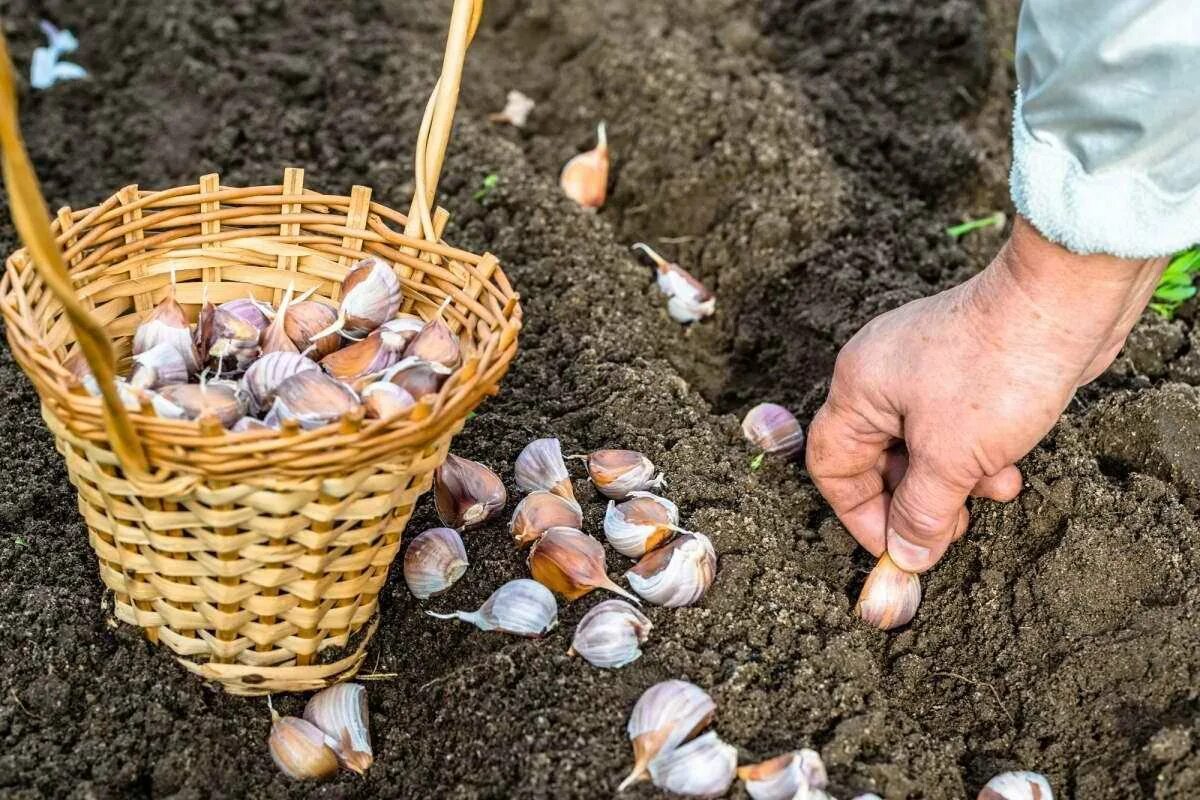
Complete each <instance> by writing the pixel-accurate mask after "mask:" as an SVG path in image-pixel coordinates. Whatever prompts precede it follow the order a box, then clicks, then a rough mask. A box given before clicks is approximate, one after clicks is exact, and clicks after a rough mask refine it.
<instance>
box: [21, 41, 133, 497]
mask: <svg viewBox="0 0 1200 800" xmlns="http://www.w3.org/2000/svg"><path fill="white" fill-rule="evenodd" d="M0 159H2V160H3V167H4V186H5V188H6V189H7V190H8V202H9V206H10V209H11V212H12V218H13V224H14V225H15V226H16V228H17V233H18V234H19V235H20V237H21V242H22V243H24V245H25V247H27V248H28V249H29V256H30V258H31V259H32V261H33V266H34V268H35V269H37V271H38V273H39V274H40V275H41V276H42V279H43V280H44V281H45V282H46V285H47V286H48V287H49V288H50V291H51V292H52V293H53V294H54V296H55V297H56V298H58V301H59V302H60V303H62V305H63V310H64V311H65V312H66V315H67V319H68V320H70V322H71V327H72V329H74V331H75V336H76V338H77V339H78V340H79V346H80V347H81V348H82V350H83V355H84V357H85V358H86V359H87V363H88V366H89V367H90V368H91V370H92V375H93V376H95V378H96V383H97V384H99V387H100V394H101V396H102V397H103V400H104V404H103V407H104V428H105V431H106V432H107V433H108V438H109V441H110V442H111V444H112V448H113V452H115V453H116V455H117V458H118V459H119V460H120V462H121V466H122V467H123V468H124V470H125V472H126V473H128V474H129V477H135V478H136V477H138V476H141V475H145V474H147V473H148V472H149V466H148V463H147V461H146V452H145V450H143V449H142V442H141V440H140V439H139V438H138V436H137V432H136V431H135V430H134V427H133V422H132V421H131V420H130V419H129V414H128V413H127V412H126V411H125V406H124V405H122V404H121V399H120V397H118V396H117V387H116V383H115V380H116V374H117V367H116V358H115V356H114V355H113V349H112V343H111V342H110V341H109V339H108V335H107V334H106V333H105V332H104V328H102V327H101V326H100V323H98V322H96V320H94V319H92V317H91V315H90V314H88V312H87V310H86V309H85V308H84V307H83V305H82V304H80V302H79V298H78V297H77V296H76V295H75V286H74V285H73V284H72V282H71V277H70V275H69V274H68V273H67V267H66V264H65V263H63V257H62V252H61V251H60V250H59V249H58V244H57V243H56V242H55V241H54V233H53V231H51V229H50V216H49V214H48V213H47V211H46V199H45V197H43V196H42V190H41V187H40V186H38V180H37V175H36V174H35V173H34V171H33V164H32V163H31V162H30V160H29V153H28V152H27V151H26V150H25V142H24V141H23V140H22V139H21V131H20V128H19V126H18V125H17V89H16V83H15V81H14V79H13V66H12V60H11V59H10V58H9V56H8V39H7V38H6V37H4V36H3V35H0Z"/></svg>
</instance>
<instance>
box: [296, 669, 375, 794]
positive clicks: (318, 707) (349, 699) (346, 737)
mask: <svg viewBox="0 0 1200 800" xmlns="http://www.w3.org/2000/svg"><path fill="white" fill-rule="evenodd" d="M304 719H305V721H307V722H309V723H311V724H312V725H315V726H316V727H317V728H318V729H319V730H320V731H321V732H322V733H324V734H325V736H326V737H328V739H332V740H333V741H334V742H336V743H337V744H332V745H330V748H331V749H332V750H333V752H334V754H335V755H336V756H337V760H338V761H340V762H341V764H342V766H344V767H345V768H346V769H348V770H350V771H351V772H355V773H358V774H359V775H361V774H363V773H364V772H366V770H367V768H368V767H370V766H371V763H372V762H373V761H374V760H375V759H374V756H373V755H372V753H371V731H370V728H369V727H368V724H367V690H366V687H364V686H363V685H362V684H361V683H339V684H337V685H335V686H330V687H329V688H328V689H325V690H323V691H320V692H317V693H316V694H315V695H313V697H312V699H311V700H309V701H308V705H306V706H305V707H304Z"/></svg>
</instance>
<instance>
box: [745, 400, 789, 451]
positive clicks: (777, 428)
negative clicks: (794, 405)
mask: <svg viewBox="0 0 1200 800" xmlns="http://www.w3.org/2000/svg"><path fill="white" fill-rule="evenodd" d="M742 433H743V434H744V435H745V437H746V438H747V439H748V440H749V441H750V443H751V444H753V445H754V446H755V447H757V448H758V449H759V450H761V451H762V452H764V453H769V454H771V455H777V456H782V457H783V458H792V457H794V456H798V455H800V454H801V453H803V452H804V428H802V427H800V423H799V422H797V421H796V418H795V417H794V416H793V415H792V412H790V411H788V410H787V409H786V408H784V407H783V406H780V405H776V404H775V403H759V404H758V405H756V406H755V407H754V408H752V409H750V410H749V411H748V412H747V413H746V416H745V418H744V419H743V420H742Z"/></svg>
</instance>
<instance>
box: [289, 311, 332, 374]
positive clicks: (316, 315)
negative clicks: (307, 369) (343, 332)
mask: <svg viewBox="0 0 1200 800" xmlns="http://www.w3.org/2000/svg"><path fill="white" fill-rule="evenodd" d="M336 322H337V311H336V310H334V309H333V308H332V307H330V306H328V305H326V304H325V303H322V302H321V301H320V300H302V301H300V302H299V303H295V304H294V305H292V306H291V307H290V308H288V312H287V316H286V317H285V318H284V320H283V332H284V333H286V334H287V336H288V338H289V339H291V340H292V344H294V345H296V349H297V350H298V351H299V352H301V353H308V355H309V356H310V357H311V358H313V360H315V361H320V360H321V359H322V358H324V357H325V356H327V355H329V354H330V353H332V352H333V351H334V350H337V349H338V348H339V347H341V346H342V337H341V336H339V335H338V334H337V333H327V334H325V335H324V336H321V335H319V334H320V333H321V331H323V330H326V329H328V328H329V327H330V326H332V325H333V324H334V323H336ZM310 347H311V348H312V350H311V351H309V348H310Z"/></svg>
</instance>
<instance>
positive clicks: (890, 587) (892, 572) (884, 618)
mask: <svg viewBox="0 0 1200 800" xmlns="http://www.w3.org/2000/svg"><path fill="white" fill-rule="evenodd" d="M920 605H921V579H920V577H918V576H917V575H916V574H915V573H912V572H905V571H904V570H902V569H900V567H898V566H896V562H895V561H892V557H891V556H889V555H888V554H887V553H884V554H883V555H882V556H880V558H879V563H877V564H876V565H875V569H873V570H871V574H870V575H868V576H867V582H866V583H864V584H863V588H862V593H861V594H859V596H858V605H857V606H856V607H855V609H854V610H855V611H856V612H858V616H859V617H861V618H862V620H863V622H866V623H867V624H869V625H873V626H875V627H876V628H879V629H880V630H884V631H890V630H891V629H892V628H899V627H900V626H901V625H907V624H908V623H909V622H910V621H911V620H912V618H913V617H914V616H915V615H916V613H917V607H918V606H920Z"/></svg>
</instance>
